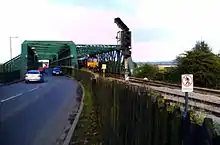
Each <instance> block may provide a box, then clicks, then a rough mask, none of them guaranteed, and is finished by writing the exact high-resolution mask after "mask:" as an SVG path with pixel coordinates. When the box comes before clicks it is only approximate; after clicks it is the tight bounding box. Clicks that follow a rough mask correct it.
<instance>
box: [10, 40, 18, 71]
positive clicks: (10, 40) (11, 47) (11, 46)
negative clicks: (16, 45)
mask: <svg viewBox="0 0 220 145" xmlns="http://www.w3.org/2000/svg"><path fill="white" fill-rule="evenodd" d="M13 38H18V37H17V36H10V37H9V41H10V60H11V59H12V39H13ZM12 67H13V61H12V64H11V71H12Z"/></svg>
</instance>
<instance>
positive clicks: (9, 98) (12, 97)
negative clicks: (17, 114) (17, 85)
mask: <svg viewBox="0 0 220 145" xmlns="http://www.w3.org/2000/svg"><path fill="white" fill-rule="evenodd" d="M37 89H39V86H37V87H35V88H33V89H30V90H28V91H27V92H32V91H34V90H37ZM23 94H24V93H19V94H17V95H14V96H11V97H8V98H7V99H4V100H1V101H0V103H3V102H6V101H9V100H11V99H14V98H16V97H19V96H21V95H23Z"/></svg>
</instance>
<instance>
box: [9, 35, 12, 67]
mask: <svg viewBox="0 0 220 145" xmlns="http://www.w3.org/2000/svg"><path fill="white" fill-rule="evenodd" d="M11 38H12V37H11V36H10V37H9V41H10V60H11V59H12V46H11ZM10 71H12V63H11V65H10Z"/></svg>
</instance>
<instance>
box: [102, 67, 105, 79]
mask: <svg viewBox="0 0 220 145" xmlns="http://www.w3.org/2000/svg"><path fill="white" fill-rule="evenodd" d="M102 71H103V72H102V73H103V74H102V76H103V78H104V77H105V69H103V70H102Z"/></svg>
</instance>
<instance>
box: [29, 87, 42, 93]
mask: <svg viewBox="0 0 220 145" xmlns="http://www.w3.org/2000/svg"><path fill="white" fill-rule="evenodd" d="M38 88H39V86H37V87H35V88H33V89H30V90H28V92H32V91H34V90H37V89H38Z"/></svg>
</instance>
